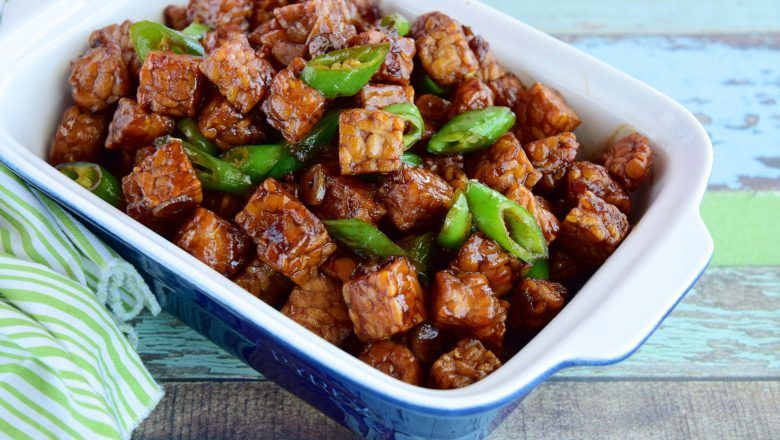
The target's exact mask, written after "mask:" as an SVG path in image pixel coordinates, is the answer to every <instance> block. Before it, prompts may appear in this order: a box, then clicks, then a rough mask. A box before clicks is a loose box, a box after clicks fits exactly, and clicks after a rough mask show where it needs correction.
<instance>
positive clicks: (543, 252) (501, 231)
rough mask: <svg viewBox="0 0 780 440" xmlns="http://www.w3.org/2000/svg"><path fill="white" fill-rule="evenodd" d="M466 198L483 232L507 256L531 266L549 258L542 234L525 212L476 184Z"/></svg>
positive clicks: (470, 185) (497, 194) (529, 215)
mask: <svg viewBox="0 0 780 440" xmlns="http://www.w3.org/2000/svg"><path fill="white" fill-rule="evenodd" d="M466 198H467V199H468V203H469V207H470V208H471V213H472V214H473V217H474V222H475V223H476V225H477V227H478V228H479V230H480V231H482V232H483V233H484V234H485V235H487V236H488V237H489V238H491V239H492V240H493V241H495V242H496V243H498V244H499V245H500V246H501V247H503V248H504V249H505V250H506V251H507V252H509V253H510V254H512V255H514V256H515V257H517V258H519V259H521V260H523V261H525V262H528V263H530V262H533V261H536V260H540V259H545V258H547V242H546V241H545V240H544V235H543V234H542V230H541V228H539V224H538V223H536V219H534V216H533V215H531V214H530V213H529V212H528V211H527V210H526V209H525V208H523V207H522V206H520V205H518V204H517V203H515V202H513V201H512V200H510V199H508V198H506V197H505V196H503V195H502V194H501V193H499V192H496V191H494V190H492V189H490V188H489V187H487V186H485V185H483V184H481V183H479V182H478V181H476V180H470V181H469V184H468V186H467V187H466Z"/></svg>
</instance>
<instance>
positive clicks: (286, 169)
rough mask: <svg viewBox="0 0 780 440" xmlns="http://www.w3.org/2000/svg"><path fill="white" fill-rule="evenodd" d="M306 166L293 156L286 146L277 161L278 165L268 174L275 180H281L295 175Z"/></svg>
mask: <svg viewBox="0 0 780 440" xmlns="http://www.w3.org/2000/svg"><path fill="white" fill-rule="evenodd" d="M305 166H306V164H305V163H303V162H301V161H300V160H298V159H296V158H295V156H293V154H292V153H291V152H290V147H289V146H288V145H286V144H285V145H284V148H282V154H281V155H280V156H279V160H278V161H276V164H275V165H274V166H273V168H271V171H269V172H268V175H269V176H271V177H273V178H274V179H281V178H282V177H284V176H285V175H287V174H290V173H294V172H296V171H298V170H300V169H301V168H303V167H305Z"/></svg>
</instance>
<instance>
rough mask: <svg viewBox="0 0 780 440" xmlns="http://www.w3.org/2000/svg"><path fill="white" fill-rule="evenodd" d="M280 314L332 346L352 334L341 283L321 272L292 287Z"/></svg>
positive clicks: (339, 343)
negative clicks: (301, 284) (304, 282)
mask: <svg viewBox="0 0 780 440" xmlns="http://www.w3.org/2000/svg"><path fill="white" fill-rule="evenodd" d="M282 313H284V314H285V315H287V316H288V317H289V318H290V319H292V320H293V321H295V322H297V323H298V324H300V325H302V326H304V327H306V328H307V329H308V330H310V331H311V332H312V333H314V334H316V335H317V336H319V337H321V338H323V339H325V340H326V341H328V342H330V343H331V344H333V345H341V343H342V342H344V340H345V339H347V337H349V335H351V334H352V321H351V320H350V319H349V314H348V312H347V307H346V305H345V304H344V297H343V296H342V295H341V284H340V283H337V282H335V281H333V280H331V279H329V278H327V277H325V276H323V275H321V274H319V275H317V276H315V277H314V278H312V279H311V280H310V281H309V282H307V283H306V285H304V286H295V288H294V289H293V291H292V293H291V294H290V298H289V299H288V300H287V303H286V304H285V305H284V307H282Z"/></svg>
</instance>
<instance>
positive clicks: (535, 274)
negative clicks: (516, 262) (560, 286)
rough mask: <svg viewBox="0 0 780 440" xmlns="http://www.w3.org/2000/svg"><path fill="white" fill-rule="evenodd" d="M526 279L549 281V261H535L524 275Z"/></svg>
mask: <svg viewBox="0 0 780 440" xmlns="http://www.w3.org/2000/svg"><path fill="white" fill-rule="evenodd" d="M525 276H526V277H528V278H536V279H537V280H549V279H550V261H549V260H536V261H534V262H533V266H531V270H529V271H528V273H526V274H525Z"/></svg>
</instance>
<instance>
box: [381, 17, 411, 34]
mask: <svg viewBox="0 0 780 440" xmlns="http://www.w3.org/2000/svg"><path fill="white" fill-rule="evenodd" d="M379 26H380V27H381V28H382V29H384V30H387V31H390V30H392V29H393V28H395V31H396V32H398V35H400V36H402V37H404V36H406V34H408V33H409V30H410V29H411V28H412V25H411V24H410V23H409V19H407V18H406V17H404V16H403V15H401V14H399V13H397V12H394V13H392V14H390V15H385V16H384V17H382V20H381V21H380V22H379Z"/></svg>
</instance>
